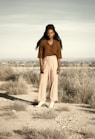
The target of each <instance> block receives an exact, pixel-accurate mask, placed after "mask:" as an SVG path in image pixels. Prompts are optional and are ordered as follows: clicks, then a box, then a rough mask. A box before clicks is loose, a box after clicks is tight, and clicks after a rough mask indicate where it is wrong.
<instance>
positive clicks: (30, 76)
mask: <svg viewBox="0 0 95 139" xmlns="http://www.w3.org/2000/svg"><path fill="white" fill-rule="evenodd" d="M22 75H23V78H24V79H25V80H26V81H27V82H28V83H32V84H35V85H38V83H39V74H37V73H33V71H28V72H25V73H23V74H22Z"/></svg>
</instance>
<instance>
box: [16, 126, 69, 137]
mask: <svg viewBox="0 0 95 139" xmlns="http://www.w3.org/2000/svg"><path fill="white" fill-rule="evenodd" d="M14 133H15V134H18V135H20V136H22V137H23V139H67V138H66V135H65V134H64V132H63V131H61V130H60V131H58V130H56V129H54V130H50V129H44V130H37V129H33V128H28V127H24V128H23V129H22V130H14Z"/></svg>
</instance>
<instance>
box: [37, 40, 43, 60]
mask: <svg viewBox="0 0 95 139" xmlns="http://www.w3.org/2000/svg"><path fill="white" fill-rule="evenodd" d="M37 57H38V58H43V45H42V43H41V42H40V44H39V49H38V56H37Z"/></svg>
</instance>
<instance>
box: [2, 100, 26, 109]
mask: <svg viewBox="0 0 95 139" xmlns="http://www.w3.org/2000/svg"><path fill="white" fill-rule="evenodd" d="M26 109H27V104H26V103H25V102H21V101H19V100H15V101H14V102H13V103H12V104H10V105H8V106H5V107H3V108H2V110H3V111H4V110H8V111H12V110H14V111H26Z"/></svg>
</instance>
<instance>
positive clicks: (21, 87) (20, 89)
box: [0, 76, 27, 95]
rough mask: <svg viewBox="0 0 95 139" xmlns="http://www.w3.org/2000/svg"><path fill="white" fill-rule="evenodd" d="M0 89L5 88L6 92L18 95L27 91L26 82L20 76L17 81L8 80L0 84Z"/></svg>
mask: <svg viewBox="0 0 95 139" xmlns="http://www.w3.org/2000/svg"><path fill="white" fill-rule="evenodd" d="M0 89H2V90H5V91H6V92H7V94H10V95H19V94H26V93H27V83H26V81H25V80H24V79H23V78H22V77H21V76H20V77H19V78H18V80H17V81H9V82H6V83H4V84H2V85H1V87H0Z"/></svg>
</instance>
